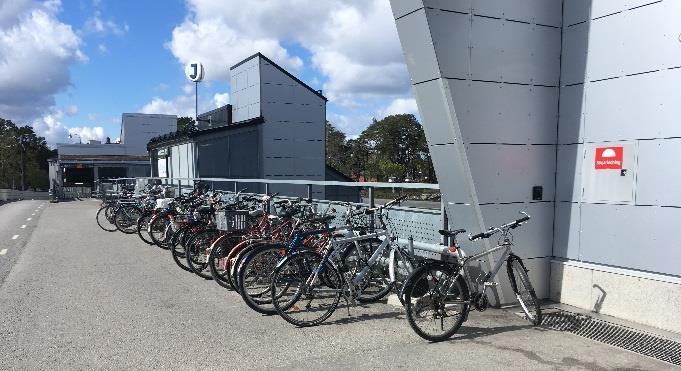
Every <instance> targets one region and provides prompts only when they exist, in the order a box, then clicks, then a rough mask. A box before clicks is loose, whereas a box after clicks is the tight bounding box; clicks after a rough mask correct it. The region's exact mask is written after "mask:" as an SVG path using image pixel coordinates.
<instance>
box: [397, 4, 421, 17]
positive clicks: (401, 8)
mask: <svg viewBox="0 0 681 371" xmlns="http://www.w3.org/2000/svg"><path fill="white" fill-rule="evenodd" d="M420 8H423V0H397V1H395V2H393V4H392V10H393V18H399V17H402V16H404V15H405V14H408V13H411V12H413V11H414V10H416V9H420Z"/></svg>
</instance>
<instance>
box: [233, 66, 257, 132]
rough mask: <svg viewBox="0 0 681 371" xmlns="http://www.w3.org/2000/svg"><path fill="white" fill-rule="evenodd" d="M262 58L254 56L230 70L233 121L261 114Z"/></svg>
mask: <svg viewBox="0 0 681 371" xmlns="http://www.w3.org/2000/svg"><path fill="white" fill-rule="evenodd" d="M259 68H260V58H259V57H256V58H252V59H250V60H248V61H246V62H244V63H242V64H240V65H239V66H237V67H235V68H234V69H232V70H230V82H231V95H230V100H231V101H232V121H233V122H241V121H245V120H249V119H252V118H256V117H259V116H260V72H259Z"/></svg>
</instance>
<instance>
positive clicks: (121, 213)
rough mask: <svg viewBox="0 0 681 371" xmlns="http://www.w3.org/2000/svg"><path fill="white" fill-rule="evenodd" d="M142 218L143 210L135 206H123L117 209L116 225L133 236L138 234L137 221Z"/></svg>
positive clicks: (115, 215)
mask: <svg viewBox="0 0 681 371" xmlns="http://www.w3.org/2000/svg"><path fill="white" fill-rule="evenodd" d="M141 216H142V209H140V208H139V207H137V206H135V205H123V206H121V207H119V208H118V209H116V213H115V214H114V223H115V224H116V228H117V229H118V230H119V231H121V232H123V233H125V234H133V233H135V232H137V221H138V220H139V218H140V217H141Z"/></svg>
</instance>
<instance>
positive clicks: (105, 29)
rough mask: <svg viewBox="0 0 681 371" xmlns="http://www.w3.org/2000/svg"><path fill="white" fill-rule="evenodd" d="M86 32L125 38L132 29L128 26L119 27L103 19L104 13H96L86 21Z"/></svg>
mask: <svg viewBox="0 0 681 371" xmlns="http://www.w3.org/2000/svg"><path fill="white" fill-rule="evenodd" d="M85 30H86V31H88V32H92V33H100V34H113V35H116V36H123V35H125V34H126V33H128V31H129V30H130V27H129V26H128V25H127V24H124V25H119V24H118V23H116V22H114V21H113V20H111V19H102V13H101V12H100V11H96V12H95V14H94V15H93V16H92V17H90V18H88V19H87V21H85Z"/></svg>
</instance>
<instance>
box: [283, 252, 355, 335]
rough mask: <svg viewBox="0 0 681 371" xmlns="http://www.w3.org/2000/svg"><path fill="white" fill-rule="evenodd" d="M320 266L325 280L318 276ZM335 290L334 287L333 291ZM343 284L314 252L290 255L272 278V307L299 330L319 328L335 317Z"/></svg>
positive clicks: (338, 275)
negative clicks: (333, 315) (328, 319)
mask: <svg viewBox="0 0 681 371" xmlns="http://www.w3.org/2000/svg"><path fill="white" fill-rule="evenodd" d="M321 264H324V266H323V267H321V270H322V272H321V274H324V276H325V277H324V279H321V277H317V278H315V279H314V280H313V279H312V278H313V277H312V275H313V274H315V272H316V271H317V269H318V268H319V267H320V265H321ZM330 286H332V287H330ZM342 287H344V283H343V281H342V279H341V276H340V274H339V273H338V271H336V269H335V268H334V267H333V266H332V265H331V264H330V263H328V262H325V261H323V257H322V256H321V255H320V254H318V253H315V252H311V251H308V252H303V253H298V254H294V255H291V256H289V257H287V258H286V259H285V260H284V261H283V262H281V263H280V264H279V265H278V266H277V268H276V269H275V270H274V274H273V275H272V290H271V292H272V298H273V299H274V300H273V301H272V303H273V304H274V308H275V309H276V311H277V313H278V314H279V315H280V316H281V317H282V318H283V319H284V320H286V321H287V322H289V323H291V324H293V325H296V326H299V327H308V326H316V325H318V324H320V323H322V322H324V321H325V320H326V319H327V318H329V316H331V314H333V312H334V310H336V307H338V302H339V301H340V298H341V294H342V290H343V289H342Z"/></svg>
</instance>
